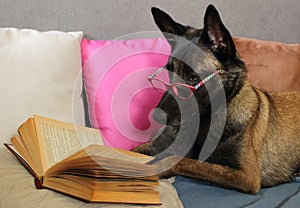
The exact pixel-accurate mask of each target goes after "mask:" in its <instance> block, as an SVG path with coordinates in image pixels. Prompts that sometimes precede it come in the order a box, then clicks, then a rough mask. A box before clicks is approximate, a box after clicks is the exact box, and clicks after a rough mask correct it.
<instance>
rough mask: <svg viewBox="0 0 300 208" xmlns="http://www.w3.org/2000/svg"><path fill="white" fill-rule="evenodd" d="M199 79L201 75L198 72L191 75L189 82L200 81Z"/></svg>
mask: <svg viewBox="0 0 300 208" xmlns="http://www.w3.org/2000/svg"><path fill="white" fill-rule="evenodd" d="M198 81H199V77H198V75H196V74H192V75H191V76H190V77H189V82H191V83H195V82H198Z"/></svg>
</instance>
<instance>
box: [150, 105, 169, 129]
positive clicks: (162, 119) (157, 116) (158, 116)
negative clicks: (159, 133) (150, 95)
mask: <svg viewBox="0 0 300 208" xmlns="http://www.w3.org/2000/svg"><path fill="white" fill-rule="evenodd" d="M153 119H154V120H155V121H157V122H158V123H160V124H164V125H165V124H166V123H167V114H166V113H165V112H164V111H163V110H162V109H160V108H155V110H154V112H153Z"/></svg>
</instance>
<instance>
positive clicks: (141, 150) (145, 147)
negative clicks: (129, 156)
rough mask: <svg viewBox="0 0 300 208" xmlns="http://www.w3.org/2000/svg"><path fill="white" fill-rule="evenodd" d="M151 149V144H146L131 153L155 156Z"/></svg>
mask: <svg viewBox="0 0 300 208" xmlns="http://www.w3.org/2000/svg"><path fill="white" fill-rule="evenodd" d="M151 149H152V148H151V145H150V143H146V144H142V145H140V146H137V147H135V148H133V149H132V150H131V151H133V152H137V153H141V154H144V155H154V154H153V151H152V150H151Z"/></svg>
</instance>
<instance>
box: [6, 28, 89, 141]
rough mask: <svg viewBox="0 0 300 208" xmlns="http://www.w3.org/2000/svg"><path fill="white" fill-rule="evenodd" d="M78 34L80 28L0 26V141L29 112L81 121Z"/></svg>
mask: <svg viewBox="0 0 300 208" xmlns="http://www.w3.org/2000/svg"><path fill="white" fill-rule="evenodd" d="M82 36H83V34H82V32H70V33H66V32H60V31H47V32H39V31H36V30H31V29H15V28H0V98H1V102H0V142H1V143H3V142H8V141H9V139H10V138H11V136H12V135H13V134H15V133H16V130H17V127H18V126H19V125H20V124H21V123H22V122H23V121H25V120H26V119H27V118H28V117H29V116H32V115H33V114H39V115H42V116H46V117H51V118H55V119H58V120H62V121H66V122H75V123H76V124H80V125H83V124H84V112H83V106H82V102H81V97H80V94H81V89H82V86H81V54H80V42H81V39H82ZM73 108H74V110H73Z"/></svg>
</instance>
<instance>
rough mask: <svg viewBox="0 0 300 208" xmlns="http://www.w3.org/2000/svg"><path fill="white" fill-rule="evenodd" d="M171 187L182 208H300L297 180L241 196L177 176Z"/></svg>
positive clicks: (235, 192)
mask: <svg viewBox="0 0 300 208" xmlns="http://www.w3.org/2000/svg"><path fill="white" fill-rule="evenodd" d="M173 185H174V187H175V188H176V190H177V192H178V195H179V198H180V199H181V201H182V203H183V205H184V207H185V208H216V207H218V208H222V207H224V208H238V207H239V208H240V207H247V208H264V207H266V208H272V207H274V208H275V207H276V208H277V207H284V208H298V207H300V177H298V178H296V179H295V182H292V183H286V184H282V185H279V186H276V187H272V188H263V189H261V191H260V192H259V193H258V194H257V195H250V194H244V193H241V192H238V191H235V190H229V189H225V188H222V187H218V186H214V185H209V184H207V183H205V182H201V181H197V180H193V179H190V178H186V177H182V176H176V178H175V182H174V183H173Z"/></svg>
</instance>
